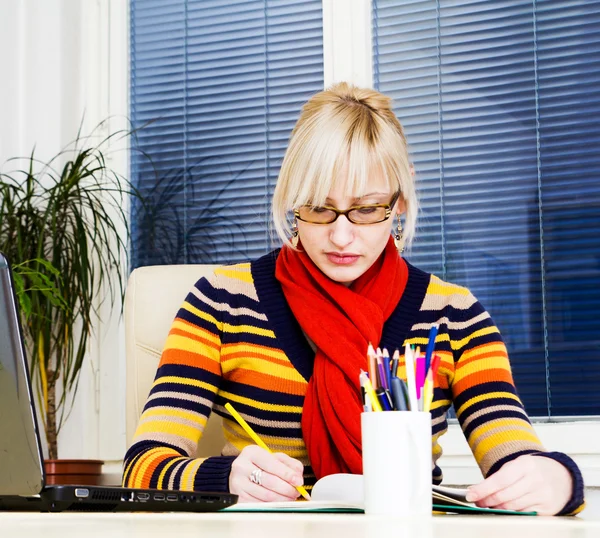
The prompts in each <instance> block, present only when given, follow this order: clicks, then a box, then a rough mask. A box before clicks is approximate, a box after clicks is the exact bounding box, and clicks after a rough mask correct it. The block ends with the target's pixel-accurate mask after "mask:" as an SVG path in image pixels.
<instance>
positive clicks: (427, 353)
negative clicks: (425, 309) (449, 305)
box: [425, 323, 439, 375]
mask: <svg viewBox="0 0 600 538" xmlns="http://www.w3.org/2000/svg"><path fill="white" fill-rule="evenodd" d="M438 328H439V325H438V324H437V323H436V324H435V325H432V326H431V329H429V341H428V342H427V350H426V351H425V375H427V372H429V367H430V366H431V356H432V355H433V350H434V348H435V337H436V336H437V332H438Z"/></svg>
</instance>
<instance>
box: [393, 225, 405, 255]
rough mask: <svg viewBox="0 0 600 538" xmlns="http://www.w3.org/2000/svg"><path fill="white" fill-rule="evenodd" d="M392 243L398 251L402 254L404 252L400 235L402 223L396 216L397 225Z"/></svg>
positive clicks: (402, 238) (402, 239)
mask: <svg viewBox="0 0 600 538" xmlns="http://www.w3.org/2000/svg"><path fill="white" fill-rule="evenodd" d="M394 243H395V245H396V249H397V250H398V252H399V253H400V254H402V253H403V252H404V237H403V235H402V223H401V222H400V218H398V226H397V228H396V233H395V234H394Z"/></svg>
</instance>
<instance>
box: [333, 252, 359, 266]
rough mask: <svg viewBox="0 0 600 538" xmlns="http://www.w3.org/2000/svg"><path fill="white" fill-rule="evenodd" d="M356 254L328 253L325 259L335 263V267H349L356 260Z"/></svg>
mask: <svg viewBox="0 0 600 538" xmlns="http://www.w3.org/2000/svg"><path fill="white" fill-rule="evenodd" d="M358 258H359V256H358V254H347V253H344V252H343V253H337V252H328V253H327V259H328V260H329V261H330V262H331V263H335V264H336V265H350V264H351V263H354V262H355V261H356V260H358Z"/></svg>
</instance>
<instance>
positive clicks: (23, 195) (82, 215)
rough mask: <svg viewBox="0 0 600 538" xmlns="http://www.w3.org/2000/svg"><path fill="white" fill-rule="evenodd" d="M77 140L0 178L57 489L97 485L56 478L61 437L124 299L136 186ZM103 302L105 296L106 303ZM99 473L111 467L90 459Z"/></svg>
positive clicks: (93, 147) (94, 146)
mask: <svg viewBox="0 0 600 538" xmlns="http://www.w3.org/2000/svg"><path fill="white" fill-rule="evenodd" d="M93 135H94V133H92V135H90V136H88V137H82V136H81V134H78V136H77V138H76V140H75V141H74V142H73V143H71V144H70V145H69V146H68V147H66V148H65V149H64V150H62V151H60V152H59V153H58V154H57V155H56V156H54V157H53V158H52V159H50V160H49V161H48V162H40V161H38V159H36V157H35V155H34V153H33V152H32V153H31V155H30V156H29V157H27V158H25V159H19V160H17V159H11V160H10V161H7V163H5V165H4V168H7V165H10V164H12V163H16V162H18V163H23V162H24V163H25V165H24V166H23V165H21V166H20V167H19V168H17V169H16V170H13V171H10V172H8V173H0V251H2V252H4V253H5V254H6V256H7V257H8V259H9V260H10V261H11V262H12V263H13V272H14V276H15V282H16V288H17V296H18V300H19V303H20V307H21V308H20V309H21V315H22V326H23V331H24V334H25V341H26V346H27V350H28V357H29V367H30V375H31V379H32V382H33V386H34V391H35V393H36V396H37V400H38V402H39V409H40V415H41V420H42V422H43V426H44V431H45V435H46V441H47V447H48V460H46V471H47V479H48V482H49V483H52V482H54V483H69V482H70V481H71V480H74V481H77V482H79V483H81V481H84V482H86V481H87V482H88V483H90V482H92V483H93V482H95V479H94V478H92V477H86V476H81V475H82V474H85V473H87V472H88V471H85V470H83V468H82V467H81V461H79V460H78V461H77V462H76V466H77V468H76V472H75V476H73V477H71V478H63V479H60V478H57V479H54V480H53V478H52V472H53V470H56V468H57V465H58V464H57V463H56V461H57V457H58V450H57V449H58V447H57V438H58V433H59V432H60V429H61V427H62V425H63V424H64V421H65V419H66V418H67V416H68V414H69V411H70V409H71V407H72V403H73V399H74V397H75V394H76V392H77V387H78V382H79V377H80V373H81V370H82V367H83V365H84V361H85V357H86V347H87V344H88V341H89V340H90V337H91V336H92V332H93V327H94V325H93V323H94V321H96V320H97V319H98V307H99V305H100V304H101V302H102V301H104V300H108V301H110V304H111V306H112V305H113V304H114V303H115V300H116V298H117V297H118V296H120V297H121V298H122V297H123V292H124V281H125V277H126V275H125V271H126V267H125V265H124V263H123V262H124V261H125V259H126V243H127V240H128V237H129V230H128V222H127V218H126V214H125V212H124V209H123V207H124V205H125V201H126V198H127V196H128V195H129V194H131V193H132V192H133V190H132V189H131V185H130V183H129V182H128V181H127V180H125V179H124V178H123V177H121V176H119V175H118V174H116V173H115V172H114V171H113V170H111V168H110V166H109V165H108V164H107V160H106V157H107V155H106V154H107V151H108V149H109V148H110V146H111V139H114V138H115V137H116V136H119V135H123V133H121V132H120V133H115V134H113V135H110V136H109V137H107V138H104V139H103V140H100V142H94V138H93ZM101 294H102V295H101ZM91 462H92V463H91V465H92V467H93V469H94V470H93V471H92V473H99V472H100V468H101V464H102V462H100V461H98V460H91Z"/></svg>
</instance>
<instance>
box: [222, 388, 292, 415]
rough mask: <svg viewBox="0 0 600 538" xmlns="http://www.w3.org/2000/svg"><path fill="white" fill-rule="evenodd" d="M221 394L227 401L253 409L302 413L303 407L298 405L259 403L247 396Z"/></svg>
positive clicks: (229, 393)
mask: <svg viewBox="0 0 600 538" xmlns="http://www.w3.org/2000/svg"><path fill="white" fill-rule="evenodd" d="M219 394H220V395H221V396H222V397H223V398H224V399H225V400H230V401H232V402H238V403H242V404H246V405H249V406H251V407H254V408H255V409H260V410H262V411H276V412H279V413H302V407H301V406H298V405H281V404H269V403H264V402H259V401H258V400H253V399H252V398H246V397H245V396H240V395H239V394H233V393H232V392H225V391H224V390H222V391H220V392H219Z"/></svg>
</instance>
